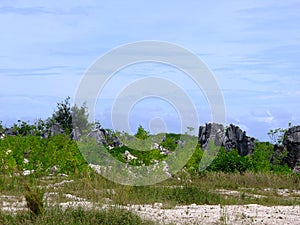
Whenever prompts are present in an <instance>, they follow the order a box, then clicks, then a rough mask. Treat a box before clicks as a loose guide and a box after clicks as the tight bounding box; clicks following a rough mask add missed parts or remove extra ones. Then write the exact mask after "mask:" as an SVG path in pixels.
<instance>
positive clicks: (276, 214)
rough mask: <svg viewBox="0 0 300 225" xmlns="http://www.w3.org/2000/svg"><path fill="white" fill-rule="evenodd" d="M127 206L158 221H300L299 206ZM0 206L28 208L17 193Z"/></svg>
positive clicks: (72, 199) (75, 202) (78, 203)
mask: <svg viewBox="0 0 300 225" xmlns="http://www.w3.org/2000/svg"><path fill="white" fill-rule="evenodd" d="M56 194H57V193H55V192H52V193H48V194H47V195H46V196H45V197H46V198H50V197H51V196H52V197H54V196H55V195H56ZM65 197H66V198H67V199H68V201H67V202H64V203H59V205H60V206H61V207H62V208H63V209H65V208H67V207H74V208H76V207H83V208H86V209H99V210H100V209H103V208H107V207H111V206H112V207H114V206H113V205H111V204H106V205H95V204H93V203H92V202H88V201H86V200H85V199H83V198H78V197H76V196H73V195H70V194H66V195H65ZM118 207H121V208H124V209H128V210H130V211H132V212H134V213H136V214H137V215H139V216H140V217H141V218H144V219H148V220H154V221H155V222H156V223H157V224H170V223H171V224H208V225H210V224H234V225H235V224H237V225H239V224H276V225H281V224H291V225H298V224H300V206H272V207H267V206H261V205H255V204H252V205H243V206H241V205H227V206H221V205H196V204H192V205H184V206H175V207H174V208H170V209H166V208H163V205H162V204H161V203H155V204H153V205H127V206H118ZM0 209H1V210H3V211H9V212H16V211H20V210H26V202H25V199H24V198H20V197H16V196H8V195H2V196H0Z"/></svg>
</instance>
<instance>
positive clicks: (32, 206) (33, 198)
mask: <svg viewBox="0 0 300 225" xmlns="http://www.w3.org/2000/svg"><path fill="white" fill-rule="evenodd" d="M24 186H25V190H26V192H25V199H26V203H27V207H28V208H29V210H30V212H31V213H32V215H34V216H39V215H42V214H43V212H44V205H43V196H44V191H42V190H40V189H38V188H36V189H32V188H31V187H29V186H28V185H27V184H25V185H24Z"/></svg>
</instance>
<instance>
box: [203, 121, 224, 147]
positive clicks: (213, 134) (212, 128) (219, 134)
mask: <svg viewBox="0 0 300 225" xmlns="http://www.w3.org/2000/svg"><path fill="white" fill-rule="evenodd" d="M198 137H199V139H198V140H199V144H200V145H201V147H202V148H203V149H206V148H207V147H208V144H209V143H210V142H211V141H213V142H214V144H215V145H216V146H222V145H223V142H224V137H225V133H224V126H223V125H222V124H217V123H207V124H205V126H200V127H199V136H198Z"/></svg>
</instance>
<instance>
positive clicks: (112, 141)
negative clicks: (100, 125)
mask: <svg viewBox="0 0 300 225" xmlns="http://www.w3.org/2000/svg"><path fill="white" fill-rule="evenodd" d="M87 136H88V137H92V138H94V139H95V141H96V142H97V143H98V144H99V145H106V146H112V147H119V146H121V145H122V143H121V142H120V140H119V139H118V137H117V136H116V135H114V134H113V133H112V132H109V131H107V130H105V129H95V130H92V131H91V132H90V133H89V134H88V135H87Z"/></svg>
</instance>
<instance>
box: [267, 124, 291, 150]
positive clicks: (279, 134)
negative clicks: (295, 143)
mask: <svg viewBox="0 0 300 225" xmlns="http://www.w3.org/2000/svg"><path fill="white" fill-rule="evenodd" d="M291 126H292V124H291V123H289V124H288V127H289V128H290V127H291ZM287 130H288V129H282V128H276V129H274V130H273V129H272V130H270V131H269V132H268V136H269V138H270V140H271V142H272V143H273V144H278V145H281V144H282V143H283V139H284V135H285V133H286V132H287Z"/></svg>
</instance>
